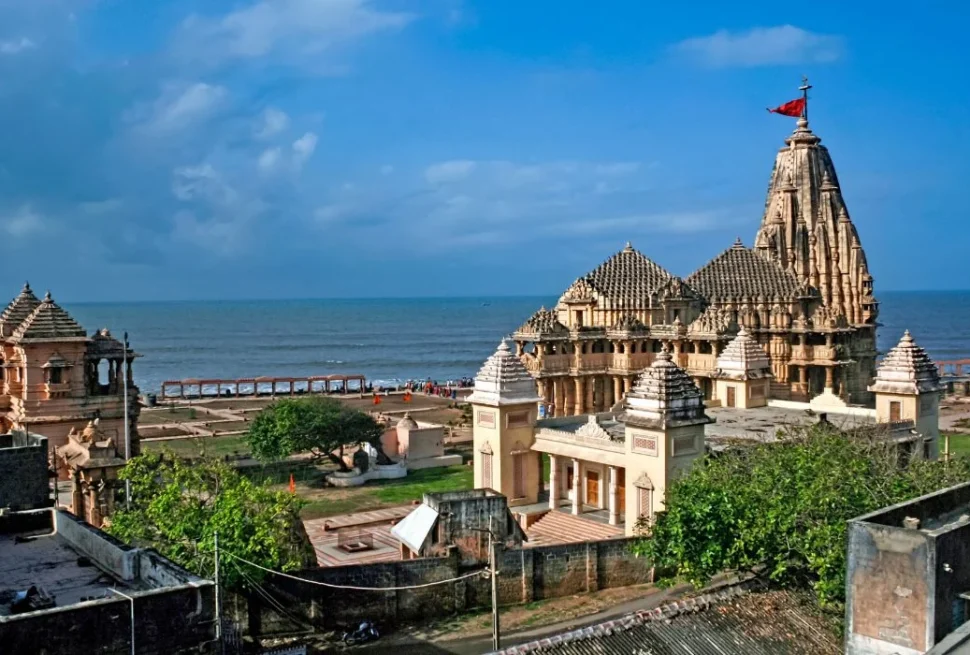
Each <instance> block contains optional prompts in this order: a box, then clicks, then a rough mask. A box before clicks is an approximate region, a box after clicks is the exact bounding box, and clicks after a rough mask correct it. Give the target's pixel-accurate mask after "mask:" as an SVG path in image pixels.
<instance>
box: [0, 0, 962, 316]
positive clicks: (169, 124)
mask: <svg viewBox="0 0 970 655" xmlns="http://www.w3.org/2000/svg"><path fill="white" fill-rule="evenodd" d="M894 7H897V9H894ZM968 32H970V12H968V11H966V9H965V7H964V6H963V4H962V3H958V2H950V3H942V2H936V3H925V6H923V7H922V8H921V9H920V10H919V11H918V12H913V11H912V9H911V8H910V7H909V6H908V5H907V6H905V7H904V6H903V5H901V4H900V5H887V4H885V3H873V2H857V3H835V2H831V3H829V2H812V3H779V2H760V1H751V2H745V3H722V2H701V1H695V2H692V3H654V2H642V1H639V0H637V1H629V2H619V1H618V2H611V3H590V2H579V1H569V0H558V1H556V2H552V1H544V0H543V1H540V0H534V1H530V2H522V1H521V0H518V1H514V0H487V1H486V0H477V1H476V0H422V1H421V2H406V1H403V0H373V1H368V0H239V1H235V2H223V1H221V0H209V1H206V2H202V1H200V0H196V1H194V2H189V1H186V0H166V2H135V1H134V0H100V1H98V0H31V2H23V0H0V130H2V132H0V134H2V136H0V239H2V243H3V244H4V246H5V248H4V255H3V257H2V258H0V273H2V278H0V279H2V280H3V281H4V284H5V285H6V289H7V290H6V292H5V293H6V295H9V296H12V295H13V294H15V293H16V292H17V290H18V289H19V286H20V284H21V283H22V280H23V279H29V280H30V281H31V283H32V284H33V285H34V286H35V287H37V288H40V289H44V288H48V287H49V288H51V289H52V290H53V291H54V293H55V297H57V298H62V299H64V300H69V301H82V300H132V299H145V300H154V299H199V298H265V297H358V296H424V295H444V296H448V295H530V294H550V293H556V292H559V291H560V290H562V289H563V288H565V287H566V286H567V285H568V284H569V282H571V281H572V280H573V279H574V278H575V277H577V276H578V275H580V274H582V273H584V272H585V271H586V270H588V269H590V268H592V267H593V266H595V265H596V264H598V263H599V262H600V261H601V260H603V259H605V258H606V257H607V256H609V255H610V254H612V253H613V252H615V251H616V250H619V249H620V248H622V246H623V244H624V242H626V241H628V240H629V241H632V242H633V244H634V245H635V246H636V247H638V248H639V249H640V250H642V251H643V252H644V253H646V254H647V255H648V256H650V257H652V258H653V259H655V260H656V261H657V262H658V263H660V264H661V265H663V266H665V267H667V268H668V269H669V270H671V271H672V272H674V273H677V274H680V275H687V274H689V273H690V272H691V271H693V270H694V269H696V268H697V267H698V266H700V265H702V264H704V263H705V262H706V261H707V260H709V259H711V258H712V257H714V256H715V255H716V254H717V253H719V252H720V251H721V250H723V249H724V248H726V247H728V246H729V245H730V244H731V243H732V242H733V240H734V238H735V237H736V236H740V237H741V238H742V239H743V240H744V241H745V243H747V244H748V245H750V244H751V243H752V241H753V238H754V234H755V232H756V230H757V227H758V223H759V221H760V218H761V211H762V208H763V203H764V192H765V189H766V186H767V181H768V175H769V173H770V170H771V165H772V162H773V158H774V156H775V153H776V151H777V149H778V148H779V147H780V146H781V145H782V144H783V140H784V138H785V136H786V135H787V134H788V133H789V132H790V130H791V129H792V128H793V127H794V126H793V121H792V120H791V119H788V118H784V117H779V116H774V115H769V114H767V113H766V112H765V107H766V106H775V105H777V104H780V103H782V102H784V101H786V100H790V99H792V98H794V97H796V96H797V94H798V92H797V86H798V84H799V80H800V77H801V75H803V74H807V75H808V76H809V77H810V78H811V81H812V83H813V84H814V85H815V88H814V89H813V100H812V104H811V119H812V127H813V129H814V130H815V131H816V133H818V134H819V135H820V136H821V137H822V139H823V143H825V144H826V145H828V146H829V148H830V150H831V152H832V155H833V158H834V160H835V164H836V167H837V168H838V171H839V177H840V180H841V183H842V189H843V193H844V195H845V197H846V201H847V203H848V206H849V211H850V214H851V216H852V219H853V220H854V222H855V223H856V225H857V227H858V229H859V232H860V236H861V239H862V243H863V246H864V247H865V249H866V251H867V254H868V256H869V264H870V268H871V270H872V272H873V274H874V276H875V280H876V289H877V292H878V290H880V289H882V290H887V289H892V290H900V289H931V288H933V289H935V288H963V289H965V288H970V268H968V266H967V261H968V258H967V253H968V252H970V228H968V224H970V209H968V203H967V201H966V199H965V198H964V196H963V193H962V192H963V191H964V189H965V188H966V185H967V180H968V179H970V163H968V161H970V159H968V156H967V152H968V151H970V91H968V85H967V83H966V80H965V79H963V74H964V68H965V66H964V64H965V63H966V62H967V55H966V49H965V47H966V44H965V41H966V34H967V33H968Z"/></svg>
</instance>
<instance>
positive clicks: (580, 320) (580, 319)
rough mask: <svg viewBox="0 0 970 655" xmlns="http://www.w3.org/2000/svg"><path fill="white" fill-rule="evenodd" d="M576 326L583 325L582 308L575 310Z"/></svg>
mask: <svg viewBox="0 0 970 655" xmlns="http://www.w3.org/2000/svg"><path fill="white" fill-rule="evenodd" d="M576 327H583V310H581V309H580V310H577V312H576Z"/></svg>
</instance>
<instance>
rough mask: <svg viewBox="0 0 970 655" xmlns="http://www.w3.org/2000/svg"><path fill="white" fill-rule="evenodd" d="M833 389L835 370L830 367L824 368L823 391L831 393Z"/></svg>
mask: <svg viewBox="0 0 970 655" xmlns="http://www.w3.org/2000/svg"><path fill="white" fill-rule="evenodd" d="M834 387H835V369H834V368H832V367H831V366H826V367H825V390H826V391H828V392H830V393H831V392H832V389H833V388H834Z"/></svg>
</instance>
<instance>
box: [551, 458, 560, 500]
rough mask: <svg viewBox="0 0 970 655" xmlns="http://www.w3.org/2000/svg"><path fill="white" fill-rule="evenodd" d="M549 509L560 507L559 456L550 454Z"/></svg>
mask: <svg viewBox="0 0 970 655" xmlns="http://www.w3.org/2000/svg"><path fill="white" fill-rule="evenodd" d="M549 509H559V458H558V457H556V456H555V455H549Z"/></svg>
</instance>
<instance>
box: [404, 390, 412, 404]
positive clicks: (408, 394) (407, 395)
mask: <svg viewBox="0 0 970 655" xmlns="http://www.w3.org/2000/svg"><path fill="white" fill-rule="evenodd" d="M404 402H406V403H409V402H411V392H410V391H405V392H404Z"/></svg>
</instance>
